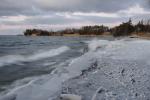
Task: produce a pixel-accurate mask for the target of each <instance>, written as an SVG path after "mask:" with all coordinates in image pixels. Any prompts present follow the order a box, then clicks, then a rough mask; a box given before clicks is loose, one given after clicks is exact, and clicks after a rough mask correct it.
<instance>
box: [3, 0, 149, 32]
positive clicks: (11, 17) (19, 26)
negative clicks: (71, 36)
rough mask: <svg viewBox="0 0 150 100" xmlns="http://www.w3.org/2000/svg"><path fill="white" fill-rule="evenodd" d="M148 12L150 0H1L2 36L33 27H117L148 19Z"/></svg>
mask: <svg viewBox="0 0 150 100" xmlns="http://www.w3.org/2000/svg"><path fill="white" fill-rule="evenodd" d="M135 5H139V7H141V8H138V9H136V7H134V6H135ZM137 7H138V6H137ZM136 10H139V11H136ZM149 12H150V0H1V1H0V26H3V27H0V34H4V33H6V34H8V33H9V31H10V33H12V32H13V33H15V32H16V34H17V32H19V33H20V32H21V31H23V30H25V29H26V28H30V27H31V28H32V27H34V26H37V27H42V28H44V27H45V28H48V29H49V28H53V27H50V26H55V27H54V28H56V27H57V26H61V28H62V27H63V25H64V26H65V25H66V26H73V25H86V24H107V25H108V24H115V23H119V22H122V21H127V20H128V19H129V17H132V19H133V20H140V19H148V18H149V16H150V13H149ZM57 28H58V27H57Z"/></svg>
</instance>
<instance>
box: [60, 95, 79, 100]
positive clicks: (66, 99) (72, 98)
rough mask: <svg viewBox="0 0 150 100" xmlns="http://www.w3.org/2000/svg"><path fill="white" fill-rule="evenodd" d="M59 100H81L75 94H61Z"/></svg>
mask: <svg viewBox="0 0 150 100" xmlns="http://www.w3.org/2000/svg"><path fill="white" fill-rule="evenodd" d="M60 99H61V100H82V97H81V96H79V95H75V94H61V95H60Z"/></svg>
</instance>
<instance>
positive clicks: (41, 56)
mask: <svg viewBox="0 0 150 100" xmlns="http://www.w3.org/2000/svg"><path fill="white" fill-rule="evenodd" d="M93 38H94V37H24V36H0V91H4V90H5V89H6V88H7V87H8V86H9V85H11V84H12V83H13V82H14V81H16V80H20V79H23V78H26V77H33V76H40V75H45V74H49V73H51V71H52V70H54V69H55V68H57V67H58V66H59V67H60V65H59V64H62V63H63V62H64V65H63V66H65V64H66V63H67V60H69V59H72V58H76V57H78V56H81V55H82V54H83V49H84V48H85V47H87V43H86V42H85V41H90V40H92V39H93ZM101 39H111V38H104V37H103V38H101Z"/></svg>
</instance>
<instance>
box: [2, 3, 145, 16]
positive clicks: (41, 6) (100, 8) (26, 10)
mask: <svg viewBox="0 0 150 100" xmlns="http://www.w3.org/2000/svg"><path fill="white" fill-rule="evenodd" d="M144 1H145V0H136V1H135V0H61V1H60V0H1V3H0V15H1V16H2V15H17V14H25V15H36V14H40V13H42V14H43V13H46V12H47V11H51V12H56V11H57V12H62V11H63V12H66V11H67V12H68V11H70V12H75V11H82V12H90V11H95V12H116V11H118V10H120V9H126V8H128V7H130V6H132V5H135V4H136V3H140V4H142V3H143V2H144ZM142 5H143V4H142Z"/></svg>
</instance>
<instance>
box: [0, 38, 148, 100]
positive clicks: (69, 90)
mask: <svg viewBox="0 0 150 100" xmlns="http://www.w3.org/2000/svg"><path fill="white" fill-rule="evenodd" d="M149 49H150V41H148V40H140V39H122V40H115V41H107V40H92V41H90V42H89V45H88V52H86V53H85V54H84V55H82V56H81V57H78V58H75V59H71V60H70V63H69V64H68V66H63V67H58V68H56V69H55V70H54V71H53V72H52V73H51V74H50V75H44V76H41V77H35V78H33V79H32V80H31V81H29V82H28V83H27V84H24V85H21V86H20V85H19V86H18V87H17V86H16V87H15V88H13V89H10V90H9V91H8V92H7V93H5V94H3V95H1V96H0V100H59V97H60V95H61V94H77V95H80V96H82V98H83V100H92V97H93V96H94V97H93V98H94V99H95V100H103V99H107V100H112V99H113V100H114V99H115V100H120V99H121V100H126V99H127V100H147V99H149V98H150V97H149V96H150V86H149V84H150V79H149V77H150V67H149V66H150V63H149V58H150V51H149ZM97 89H99V90H98V91H97ZM96 91H97V92H96Z"/></svg>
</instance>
